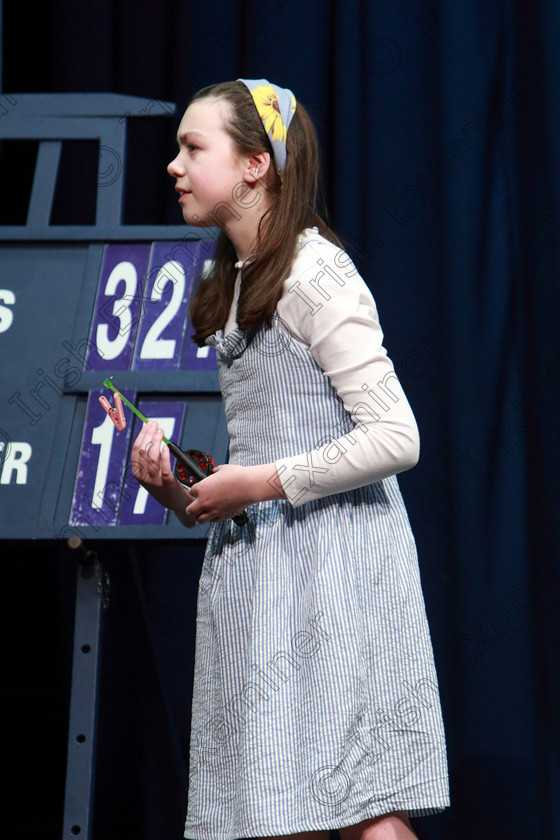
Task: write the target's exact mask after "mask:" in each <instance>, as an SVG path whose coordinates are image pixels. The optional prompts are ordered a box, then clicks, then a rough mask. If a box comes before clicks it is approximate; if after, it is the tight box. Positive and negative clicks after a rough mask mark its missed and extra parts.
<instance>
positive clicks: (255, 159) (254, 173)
mask: <svg viewBox="0 0 560 840" xmlns="http://www.w3.org/2000/svg"><path fill="white" fill-rule="evenodd" d="M270 166H271V161H270V155H269V154H268V152H257V153H255V154H253V155H250V156H249V157H248V158H247V167H246V170H245V181H246V182H247V183H248V184H254V183H256V182H257V181H262V179H263V178H264V177H265V175H266V173H267V172H268V170H269V169H270Z"/></svg>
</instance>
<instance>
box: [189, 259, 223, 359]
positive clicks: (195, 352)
mask: <svg viewBox="0 0 560 840" xmlns="http://www.w3.org/2000/svg"><path fill="white" fill-rule="evenodd" d="M206 244H207V243H201V246H200V247H201V254H202V256H204V259H200V260H199V265H200V268H199V274H198V276H200V274H204V273H205V272H206V271H208V269H209V268H210V266H211V265H212V257H211V254H210V253H209V250H208V248H204V246H205V245H206ZM195 279H198V277H197V276H196V275H195ZM193 333H194V327H193V325H192V324H191V322H190V320H189V321H188V326H187V336H191V335H192V334H193ZM181 368H182V370H216V348H215V347H211V346H210V345H209V344H208V345H206V346H205V347H199V346H198V345H197V344H195V343H194V341H192V340H191V339H190V337H189V338H187V340H186V342H185V350H184V352H183V360H182V363H181Z"/></svg>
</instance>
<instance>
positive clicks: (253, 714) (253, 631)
mask: <svg viewBox="0 0 560 840" xmlns="http://www.w3.org/2000/svg"><path fill="white" fill-rule="evenodd" d="M328 247H330V248H332V247H333V246H330V245H329V246H328ZM360 282H363V281H360ZM207 341H208V343H210V344H214V345H215V346H216V349H217V355H218V364H219V372H220V383H221V388H222V393H223V398H224V404H225V410H226V417H227V420H228V429H229V433H230V439H231V442H230V462H232V463H238V464H262V463H271V462H274V461H277V460H278V459H280V458H285V457H288V456H295V455H297V454H298V453H301V452H312V451H313V450H315V449H316V447H317V442H318V441H325V440H329V439H333V436H334V437H336V438H338V437H339V436H340V434H341V432H342V433H351V432H352V430H353V429H355V424H354V423H353V421H352V418H351V417H350V415H349V413H348V411H347V410H346V409H345V408H344V406H343V404H342V402H341V400H340V399H339V398H338V396H337V394H336V392H335V391H334V389H333V387H332V385H331V384H330V383H329V380H328V378H326V377H325V376H324V372H323V370H322V369H321V368H320V367H319V366H318V365H317V363H316V361H315V360H314V358H313V356H312V354H311V353H310V352H309V349H308V348H307V347H306V346H305V344H304V343H302V342H301V341H299V340H295V339H294V336H293V334H291V333H290V330H289V329H288V328H287V327H286V324H285V323H284V322H283V321H282V320H281V319H280V318H278V317H276V318H275V320H274V324H273V327H272V330H267V329H266V328H260V329H256V330H250V331H248V332H243V331H241V330H239V329H234V330H233V331H232V332H230V333H228V334H227V335H226V336H225V337H224V335H223V332H219V333H217V334H216V335H215V336H212V337H210V338H209V339H208V340H207ZM248 514H249V521H248V523H247V524H246V525H245V526H244V527H242V528H240V527H238V526H237V525H235V524H234V523H233V522H232V521H231V520H228V521H226V522H221V523H218V524H216V525H215V526H214V527H213V530H212V533H211V536H210V539H209V542H208V547H207V552H206V556H205V560H204V564H203V568H202V574H201V579H200V585H199V597H198V611H197V625H196V627H197V631H196V632H197V636H196V658H195V674H194V697H193V713H192V731H191V759H190V778H189V792H188V813H187V819H186V826H185V837H187V838H194V839H195V840H234V838H248V837H265V836H267V835H268V836H270V835H276V834H292V833H296V832H300V831H309V830H320V829H334V828H340V827H343V826H347V825H354V824H356V823H358V822H360V821H362V820H364V819H367V818H370V817H375V816H378V815H381V814H386V813H389V812H391V811H396V810H404V811H407V812H408V813H409V814H410V815H412V816H418V815H423V814H429V813H433V812H436V811H439V810H441V809H443V808H445V807H446V806H447V805H448V804H449V793H448V775H447V762H446V750H445V737H444V730H443V724H442V717H441V710H440V700H439V691H438V682H437V676H436V672H435V667H434V661H433V652H432V645H431V640H430V634H429V629H428V623H427V620H426V613H425V607H424V599H423V595H422V590H421V584H420V575H419V569H418V562H417V556H416V548H415V543H414V538H413V536H412V533H411V530H410V525H409V521H408V517H407V513H406V510H405V507H404V504H403V500H402V497H401V494H400V491H399V488H398V483H397V478H396V477H395V476H394V475H392V476H389V477H387V478H384V479H383V480H380V481H376V482H375V483H373V484H368V485H367V486H363V487H359V488H358V489H352V490H347V491H345V492H342V493H337V494H334V495H333V494H330V495H325V496H323V497H322V498H318V499H312V500H310V501H307V502H305V503H303V504H299V505H297V506H294V505H292V504H291V503H290V502H289V501H288V500H279V501H270V502H264V503H261V504H258V505H253V506H251V507H250V508H249V509H248Z"/></svg>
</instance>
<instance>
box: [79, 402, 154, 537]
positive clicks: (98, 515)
mask: <svg viewBox="0 0 560 840" xmlns="http://www.w3.org/2000/svg"><path fill="white" fill-rule="evenodd" d="M122 393H123V395H124V396H125V397H126V398H127V399H128V400H130V402H134V399H135V396H136V392H135V391H133V390H131V389H123V391H122ZM100 396H107V389H106V388H100V389H99V390H97V391H90V393H89V398H88V403H87V407H86V419H85V423H84V431H83V434H82V445H81V452H80V461H79V464H78V471H77V473H76V483H75V485H74V496H73V499H72V508H71V513H70V522H69V524H70V525H91V526H93V527H95V528H99V527H101V526H103V525H116V523H117V517H118V511H119V507H120V500H121V494H122V493H123V490H126V488H127V487H129V484H130V485H132V481H129V482H128V483H127V484H125V477H126V469H127V465H128V460H127V459H128V448H129V443H130V439H131V430H132V424H131V423H127V425H126V429H123V430H122V431H121V432H119V431H117V429H116V428H115V425H114V423H113V421H112V420H111V418H110V417H109V416H108V415H107V414H105V412H104V410H103V408H102V407H101V405H100V404H99V397H100ZM128 475H130V470H128ZM136 483H137V482H136V479H134V484H136ZM127 492H128V494H130V488H129V490H128V491H127Z"/></svg>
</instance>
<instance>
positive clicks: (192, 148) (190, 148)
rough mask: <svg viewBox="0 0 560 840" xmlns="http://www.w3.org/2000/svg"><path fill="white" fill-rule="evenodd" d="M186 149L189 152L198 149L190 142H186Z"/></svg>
mask: <svg viewBox="0 0 560 840" xmlns="http://www.w3.org/2000/svg"><path fill="white" fill-rule="evenodd" d="M187 149H188V150H189V152H192V151H195V150H196V149H198V146H193V145H192V143H187Z"/></svg>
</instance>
